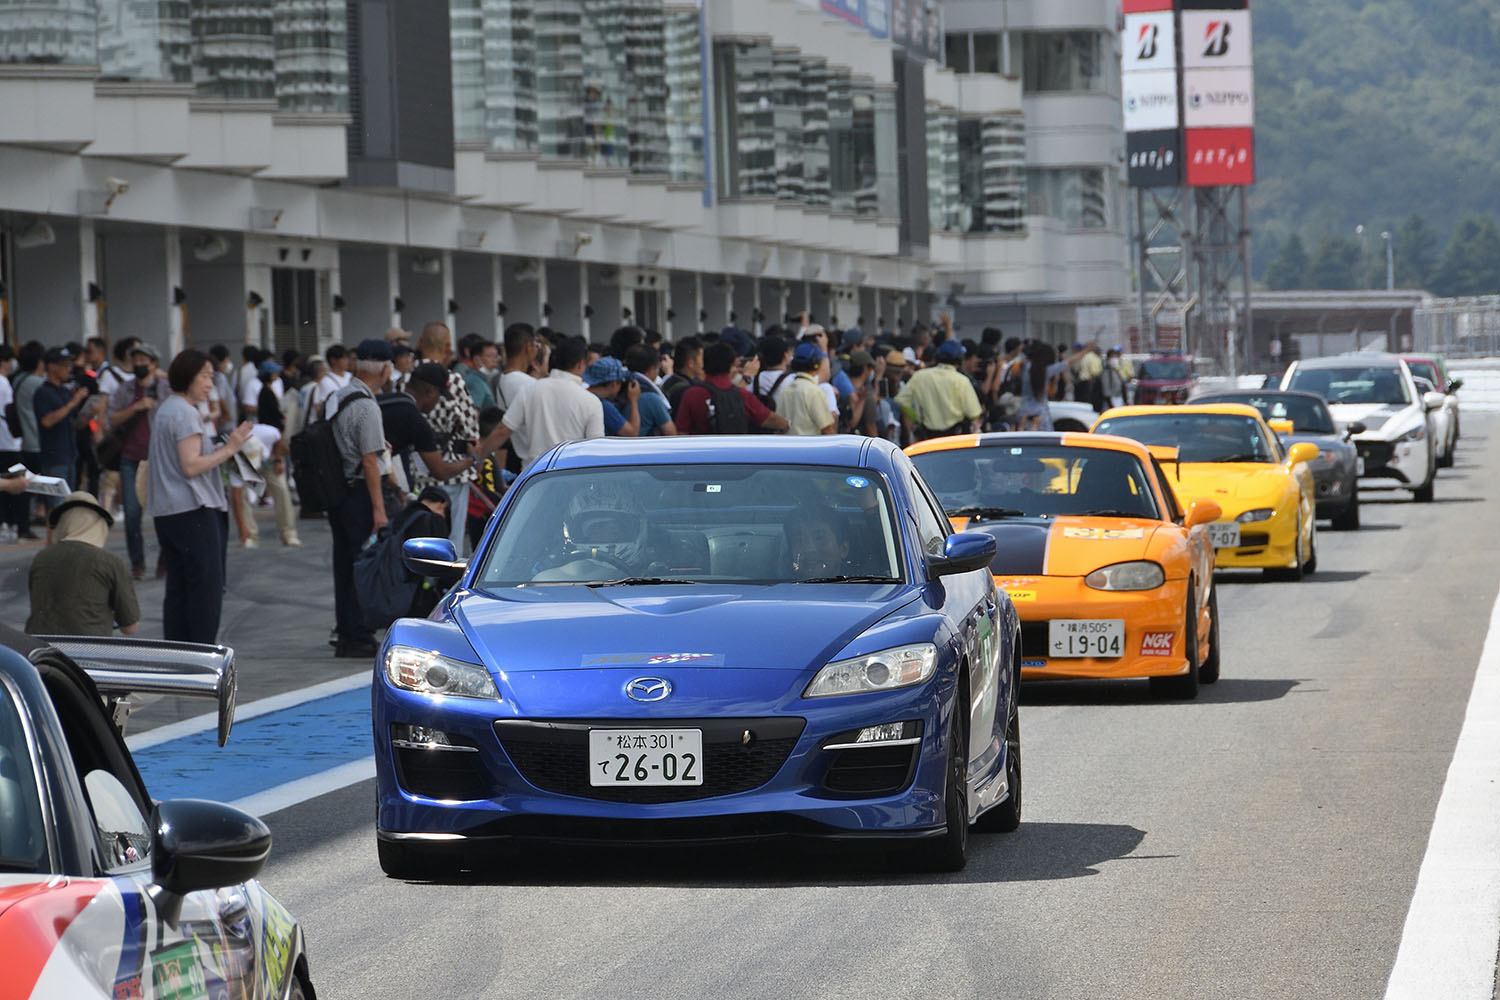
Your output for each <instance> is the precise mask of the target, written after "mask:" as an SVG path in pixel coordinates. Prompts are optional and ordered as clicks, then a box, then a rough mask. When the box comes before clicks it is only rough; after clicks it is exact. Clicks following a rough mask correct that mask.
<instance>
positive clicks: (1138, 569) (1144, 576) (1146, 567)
mask: <svg viewBox="0 0 1500 1000" xmlns="http://www.w3.org/2000/svg"><path fill="white" fill-rule="evenodd" d="M1083 582H1084V583H1086V584H1087V585H1088V586H1090V587H1093V588H1094V589H1095V590H1155V589H1156V588H1157V587H1160V586H1161V585H1162V584H1164V583H1166V582H1167V571H1166V570H1164V569H1162V568H1161V564H1160V563H1154V562H1150V561H1148V560H1144V559H1143V560H1140V561H1138V562H1122V563H1115V564H1114V565H1113V566H1105V567H1104V568H1103V569H1096V570H1094V571H1093V572H1092V573H1090V574H1089V575H1088V576H1086V577H1084V578H1083Z"/></svg>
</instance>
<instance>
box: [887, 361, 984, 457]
mask: <svg viewBox="0 0 1500 1000" xmlns="http://www.w3.org/2000/svg"><path fill="white" fill-rule="evenodd" d="M963 360H964V345H962V344H960V343H959V342H958V341H956V340H945V341H943V343H942V344H941V345H940V346H939V347H938V350H937V364H935V365H933V366H932V367H931V368H923V369H922V370H921V371H919V372H917V373H916V374H915V375H913V376H912V377H911V380H910V381H908V382H907V383H906V385H904V386H902V387H901V392H900V393H898V394H897V396H896V405H897V406H898V407H900V408H901V414H902V418H903V420H904V422H905V423H906V424H907V426H908V428H909V429H910V430H911V432H912V435H913V437H912V440H915V441H926V440H927V439H929V438H935V437H946V436H947V435H950V434H963V433H964V432H966V431H969V430H973V429H974V427H975V421H977V420H978V419H979V417H980V415H981V414H983V413H984V407H982V406H980V405H979V394H978V393H976V392H975V391H974V383H973V382H971V381H969V378H968V376H966V375H964V373H963V372H961V371H959V370H958V366H959V365H961V364H963Z"/></svg>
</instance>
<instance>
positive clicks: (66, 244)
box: [12, 219, 83, 347]
mask: <svg viewBox="0 0 1500 1000" xmlns="http://www.w3.org/2000/svg"><path fill="white" fill-rule="evenodd" d="M47 224H48V225H50V226H51V227H52V231H53V233H55V234H56V237H57V240H56V242H55V243H51V244H48V245H47V246H40V247H27V248H26V249H24V250H22V249H17V250H16V263H15V281H16V287H15V294H14V295H13V296H12V301H13V303H14V306H13V308H14V310H15V312H14V313H13V321H14V324H15V331H16V338H17V343H20V344H24V343H26V341H28V340H39V341H41V342H42V343H43V344H46V345H48V346H49V347H50V346H52V345H55V344H63V343H66V342H67V341H69V340H82V339H83V338H82V322H83V320H82V317H83V294H82V291H81V290H80V288H79V276H78V274H79V272H78V226H77V224H76V223H68V222H65V221H62V220H59V219H49V220H48V223H47Z"/></svg>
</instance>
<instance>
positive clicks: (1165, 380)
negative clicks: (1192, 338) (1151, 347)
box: [1135, 354, 1196, 406]
mask: <svg viewBox="0 0 1500 1000" xmlns="http://www.w3.org/2000/svg"><path fill="white" fill-rule="evenodd" d="M1195 381H1196V378H1195V376H1194V375H1193V358H1192V355H1189V354H1153V355H1152V356H1151V357H1149V358H1147V359H1146V360H1144V361H1142V362H1140V364H1139V365H1138V366H1137V367H1136V370H1135V402H1136V405H1138V406H1139V405H1146V404H1150V403H1186V402H1187V399H1188V396H1190V395H1192V392H1193V383H1194V382H1195Z"/></svg>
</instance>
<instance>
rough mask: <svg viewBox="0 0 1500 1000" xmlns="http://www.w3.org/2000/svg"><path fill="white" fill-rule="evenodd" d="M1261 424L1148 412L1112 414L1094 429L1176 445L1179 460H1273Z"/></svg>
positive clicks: (1221, 416) (1211, 415)
mask: <svg viewBox="0 0 1500 1000" xmlns="http://www.w3.org/2000/svg"><path fill="white" fill-rule="evenodd" d="M1260 426H1261V425H1260V421H1258V420H1256V419H1255V418H1254V417H1242V416H1237V415H1236V414H1233V413H1149V414H1142V415H1140V416H1131V417H1111V418H1110V419H1108V420H1104V421H1101V422H1100V423H1099V426H1097V427H1095V428H1094V431H1095V433H1098V434H1118V435H1120V436H1121V437H1128V438H1133V439H1134V440H1136V441H1139V442H1140V443H1141V444H1145V445H1153V444H1154V445H1166V446H1168V447H1173V448H1176V449H1177V457H1178V460H1179V461H1182V462H1274V461H1276V455H1277V452H1276V447H1275V446H1274V445H1273V444H1272V443H1271V442H1270V441H1268V440H1267V439H1266V436H1265V434H1263V433H1262V432H1261V429H1260Z"/></svg>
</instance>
